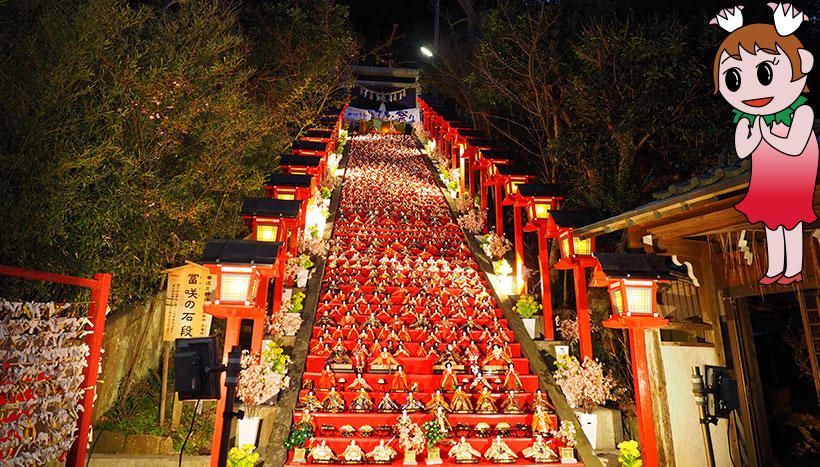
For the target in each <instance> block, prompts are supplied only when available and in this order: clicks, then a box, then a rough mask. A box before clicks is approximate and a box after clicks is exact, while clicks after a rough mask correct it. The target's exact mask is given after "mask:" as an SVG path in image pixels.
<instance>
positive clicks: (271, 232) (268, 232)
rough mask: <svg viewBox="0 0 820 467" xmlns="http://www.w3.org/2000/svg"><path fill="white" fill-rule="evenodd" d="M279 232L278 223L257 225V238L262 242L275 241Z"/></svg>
mask: <svg viewBox="0 0 820 467" xmlns="http://www.w3.org/2000/svg"><path fill="white" fill-rule="evenodd" d="M278 232H279V226H278V225H264V224H258V225H257V226H256V240H257V241H260V242H275V241H276V234H277V233H278Z"/></svg>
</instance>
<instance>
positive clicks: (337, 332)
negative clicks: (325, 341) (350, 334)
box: [330, 324, 345, 340]
mask: <svg viewBox="0 0 820 467" xmlns="http://www.w3.org/2000/svg"><path fill="white" fill-rule="evenodd" d="M330 337H331V338H332V339H338V340H342V339H344V338H345V335H344V331H343V330H342V326H341V325H338V324H337V325H336V329H334V330H333V334H331V335H330Z"/></svg>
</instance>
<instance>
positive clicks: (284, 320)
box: [268, 312, 302, 337]
mask: <svg viewBox="0 0 820 467" xmlns="http://www.w3.org/2000/svg"><path fill="white" fill-rule="evenodd" d="M301 327H302V317H301V316H299V313H295V312H291V313H287V312H285V313H280V314H279V316H277V317H276V318H274V317H272V316H271V319H270V321H269V323H268V334H270V335H272V336H274V337H281V336H295V335H296V333H297V332H299V328H301Z"/></svg>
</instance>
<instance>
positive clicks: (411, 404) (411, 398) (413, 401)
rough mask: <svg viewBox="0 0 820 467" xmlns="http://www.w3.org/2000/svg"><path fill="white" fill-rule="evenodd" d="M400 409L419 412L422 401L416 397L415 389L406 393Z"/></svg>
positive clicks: (422, 408)
mask: <svg viewBox="0 0 820 467" xmlns="http://www.w3.org/2000/svg"><path fill="white" fill-rule="evenodd" d="M401 409H402V410H403V411H405V412H408V413H414V412H421V411H423V410H424V402H422V401H420V400H418V399H417V398H416V393H415V391H411V392H409V393H408V394H407V398H406V399H405V400H404V405H402V406H401Z"/></svg>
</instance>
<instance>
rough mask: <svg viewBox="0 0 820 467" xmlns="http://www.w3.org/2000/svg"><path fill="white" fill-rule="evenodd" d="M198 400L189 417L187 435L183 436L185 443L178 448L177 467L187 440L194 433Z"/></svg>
mask: <svg viewBox="0 0 820 467" xmlns="http://www.w3.org/2000/svg"><path fill="white" fill-rule="evenodd" d="M199 401H200V400H199V399H197V401H196V404H195V405H194V413H193V414H192V415H191V426H190V427H189V428H188V434H187V435H185V441H183V442H182V447H181V448H179V467H182V453H183V452H185V445H186V444H187V443H188V438H190V437H191V433H193V431H194V420H196V412H197V410H198V409H199Z"/></svg>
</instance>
